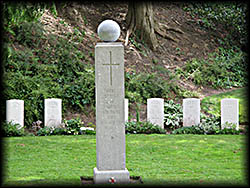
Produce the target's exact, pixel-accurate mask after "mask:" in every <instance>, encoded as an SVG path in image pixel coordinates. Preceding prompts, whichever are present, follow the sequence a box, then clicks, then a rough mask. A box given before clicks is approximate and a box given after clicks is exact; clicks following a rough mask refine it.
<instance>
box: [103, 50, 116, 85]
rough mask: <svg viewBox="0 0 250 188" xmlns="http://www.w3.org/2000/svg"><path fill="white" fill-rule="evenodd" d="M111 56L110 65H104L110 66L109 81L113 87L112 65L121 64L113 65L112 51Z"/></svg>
mask: <svg viewBox="0 0 250 188" xmlns="http://www.w3.org/2000/svg"><path fill="white" fill-rule="evenodd" d="M109 54H110V63H109V64H102V65H109V66H110V69H109V74H110V76H109V80H110V81H109V83H110V85H111V86H112V65H120V64H112V52H111V51H110V52H109Z"/></svg>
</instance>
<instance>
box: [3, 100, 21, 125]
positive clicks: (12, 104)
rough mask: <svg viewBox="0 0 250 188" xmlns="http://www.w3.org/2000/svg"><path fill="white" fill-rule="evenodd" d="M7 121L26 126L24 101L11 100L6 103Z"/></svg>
mask: <svg viewBox="0 0 250 188" xmlns="http://www.w3.org/2000/svg"><path fill="white" fill-rule="evenodd" d="M6 121H7V122H13V123H14V124H16V123H17V124H19V125H20V126H19V127H17V128H21V127H23V126H24V101H23V100H18V99H11V100H7V101H6Z"/></svg>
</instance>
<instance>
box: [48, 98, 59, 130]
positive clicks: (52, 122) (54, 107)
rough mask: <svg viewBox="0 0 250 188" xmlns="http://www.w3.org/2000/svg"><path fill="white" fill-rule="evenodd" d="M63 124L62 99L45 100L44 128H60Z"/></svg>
mask: <svg viewBox="0 0 250 188" xmlns="http://www.w3.org/2000/svg"><path fill="white" fill-rule="evenodd" d="M61 123H62V99H54V98H52V99H44V126H46V127H59V126H60V124H61Z"/></svg>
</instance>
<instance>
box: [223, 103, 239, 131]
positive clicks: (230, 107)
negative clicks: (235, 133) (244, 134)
mask: <svg viewBox="0 0 250 188" xmlns="http://www.w3.org/2000/svg"><path fill="white" fill-rule="evenodd" d="M226 122H228V123H234V124H236V130H239V100H238V99H222V100H221V128H222V129H223V128H225V123H226Z"/></svg>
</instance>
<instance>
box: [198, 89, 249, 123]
mask: <svg viewBox="0 0 250 188" xmlns="http://www.w3.org/2000/svg"><path fill="white" fill-rule="evenodd" d="M223 98H235V99H239V123H246V122H248V121H249V120H248V89H247V88H240V89H235V90H232V91H229V92H225V93H220V94H216V95H211V96H207V97H205V98H203V99H202V101H201V109H202V110H204V111H205V112H206V113H209V114H213V115H215V116H217V117H220V115H221V99H223Z"/></svg>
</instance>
